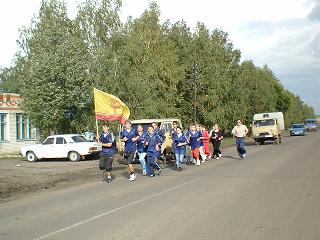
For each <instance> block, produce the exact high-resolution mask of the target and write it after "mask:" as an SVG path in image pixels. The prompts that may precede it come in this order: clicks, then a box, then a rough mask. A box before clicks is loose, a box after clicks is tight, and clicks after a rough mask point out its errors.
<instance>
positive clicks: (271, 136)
mask: <svg viewBox="0 0 320 240" xmlns="http://www.w3.org/2000/svg"><path fill="white" fill-rule="evenodd" d="M284 128H285V126H284V118H283V113H282V112H270V113H256V114H254V116H253V123H252V137H253V139H254V141H255V142H256V143H258V144H264V142H265V141H274V143H276V144H279V143H281V141H282V132H283V130H284Z"/></svg>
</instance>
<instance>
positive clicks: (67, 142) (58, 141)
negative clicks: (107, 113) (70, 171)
mask: <svg viewBox="0 0 320 240" xmlns="http://www.w3.org/2000/svg"><path fill="white" fill-rule="evenodd" d="M100 150H101V147H99V146H98V145H97V143H95V142H88V141H87V140H86V139H85V138H84V137H83V136H82V135H78V134H62V135H53V136H49V137H48V138H47V139H46V140H45V141H44V142H43V143H41V144H34V145H29V146H24V147H22V148H21V149H20V153H21V155H22V156H23V157H26V159H27V160H28V161H29V162H35V161H37V160H38V159H42V158H69V160H70V161H72V162H77V161H79V160H80V159H81V158H83V157H85V156H88V155H91V154H95V153H98V152H99V151H100Z"/></svg>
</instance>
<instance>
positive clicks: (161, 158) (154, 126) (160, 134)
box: [152, 122, 166, 172]
mask: <svg viewBox="0 0 320 240" xmlns="http://www.w3.org/2000/svg"><path fill="white" fill-rule="evenodd" d="M152 126H153V129H154V133H155V134H157V135H158V136H159V138H160V139H161V145H162V143H164V141H165V140H166V136H165V135H164V134H163V132H162V131H161V130H160V128H159V126H158V123H156V122H153V123H152ZM161 145H160V148H159V150H158V152H157V159H159V160H161V161H163V160H164V159H163V157H162V156H161ZM156 164H157V163H156ZM157 165H158V164H157ZM158 167H159V169H160V170H159V171H160V172H161V168H160V166H159V165H158Z"/></svg>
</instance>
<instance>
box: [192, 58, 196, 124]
mask: <svg viewBox="0 0 320 240" xmlns="http://www.w3.org/2000/svg"><path fill="white" fill-rule="evenodd" d="M196 73H197V65H196V64H195V63H193V66H192V88H193V98H192V106H193V111H192V121H193V123H196V122H197V79H196Z"/></svg>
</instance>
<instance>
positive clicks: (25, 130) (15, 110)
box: [0, 93, 36, 156]
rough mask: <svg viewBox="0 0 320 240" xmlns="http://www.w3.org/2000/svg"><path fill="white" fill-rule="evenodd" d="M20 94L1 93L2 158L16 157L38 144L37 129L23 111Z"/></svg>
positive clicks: (0, 140)
mask: <svg viewBox="0 0 320 240" xmlns="http://www.w3.org/2000/svg"><path fill="white" fill-rule="evenodd" d="M21 100H22V99H21V97H20V95H19V94H14V93H0V156H8V155H16V154H19V152H20V147H21V146H24V145H28V144H33V143H35V142H36V128H34V127H32V126H31V123H30V121H29V119H28V118H27V117H26V116H25V115H24V114H23V112H22V111H21V109H20V107H19V104H20V103H21Z"/></svg>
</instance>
